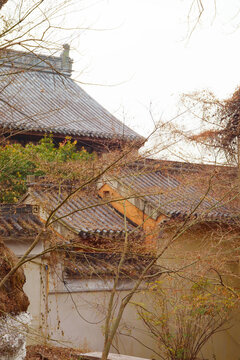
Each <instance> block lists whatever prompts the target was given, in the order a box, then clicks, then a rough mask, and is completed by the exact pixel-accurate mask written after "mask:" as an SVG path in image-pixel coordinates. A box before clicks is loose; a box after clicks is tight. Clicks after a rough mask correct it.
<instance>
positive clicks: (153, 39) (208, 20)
mask: <svg viewBox="0 0 240 360" xmlns="http://www.w3.org/2000/svg"><path fill="white" fill-rule="evenodd" d="M14 1H16V4H17V3H18V1H17V0H11V2H12V3H13V4H14ZM51 1H52V5H51V6H50V5H49V3H51ZM73 1H75V4H74V5H73V7H71V8H69V7H66V10H64V11H65V15H64V18H62V19H61V21H60V23H59V19H58V18H57V19H56V25H57V29H54V28H53V32H52V39H51V40H52V44H54V42H57V43H58V44H63V43H65V42H68V43H70V44H71V53H70V56H71V57H72V58H73V60H74V70H75V72H74V74H73V77H74V78H75V79H77V80H78V81H79V82H80V83H81V82H82V85H81V86H82V87H83V88H84V89H85V90H86V91H87V92H88V93H89V94H90V95H92V96H93V97H94V98H95V99H96V100H97V101H98V102H99V103H100V104H102V105H103V106H105V107H106V108H107V109H108V110H109V111H110V112H112V113H113V114H114V115H115V116H117V117H118V118H119V119H121V120H122V121H124V122H125V123H126V124H127V125H129V126H130V127H132V128H133V129H134V130H135V131H137V132H139V133H140V134H141V135H144V136H147V135H148V134H149V133H150V132H151V130H152V129H153V127H154V124H153V121H152V119H151V117H150V115H149V108H150V104H151V110H152V113H153V118H154V121H158V120H159V119H163V120H165V121H169V120H170V119H171V118H172V117H173V116H174V115H176V113H177V111H178V99H179V96H180V95H181V94H182V93H189V92H193V91H200V90H203V89H209V90H211V91H213V92H214V93H215V94H216V95H217V96H220V97H226V96H229V95H230V94H231V93H232V92H233V91H234V90H235V89H236V87H237V86H238V85H239V83H240V81H239V72H240V70H239V64H240V51H239V48H238V46H239V44H240V3H239V0H202V2H203V5H204V6H205V11H204V13H203V16H202V18H201V21H200V24H198V26H197V27H196V29H195V30H194V31H193V33H192V35H191V37H190V38H189V32H190V31H191V30H192V29H193V27H194V24H195V22H196V14H197V11H196V7H194V6H193V9H192V12H191V13H190V16H188V15H189V10H190V6H191V4H192V3H195V4H196V3H197V0H195V1H194V0H73ZM8 4H9V12H10V13H11V12H12V9H13V6H11V3H10V1H9V3H8ZM43 4H45V2H44V3H43ZM46 4H48V8H49V9H55V7H54V6H55V4H56V2H55V0H49V1H48V2H47V3H46ZM215 4H216V9H215V6H214V5H215ZM46 6H47V5H46ZM61 26H63V27H65V26H68V27H69V28H71V29H70V30H69V31H66V30H63V29H62V28H61ZM76 27H80V28H82V27H89V29H90V30H86V31H80V33H81V35H80V36H79V29H76ZM59 29H60V30H59ZM56 49H57V48H56ZM56 51H58V50H56ZM84 83H91V84H99V85H84ZM179 122H180V124H182V125H185V126H186V127H187V128H188V129H189V128H191V127H194V128H196V127H197V128H198V127H199V123H198V124H196V123H194V124H193V125H192V124H191V122H193V120H192V118H191V116H189V117H181V118H179Z"/></svg>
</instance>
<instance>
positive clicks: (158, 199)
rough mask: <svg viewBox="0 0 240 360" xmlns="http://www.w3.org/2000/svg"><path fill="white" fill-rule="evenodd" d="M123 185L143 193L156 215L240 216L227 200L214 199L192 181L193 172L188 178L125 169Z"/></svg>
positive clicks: (214, 218) (220, 218) (164, 172)
mask: <svg viewBox="0 0 240 360" xmlns="http://www.w3.org/2000/svg"><path fill="white" fill-rule="evenodd" d="M120 181H121V183H122V184H123V186H124V188H125V189H126V188H127V189H129V190H130V189H131V190H134V192H135V193H136V194H138V195H139V194H142V198H144V200H145V201H146V202H147V204H150V206H151V208H152V209H153V211H154V209H155V213H156V214H158V215H159V214H165V215H166V216H169V217H171V218H175V217H180V216H181V217H185V216H188V215H190V214H191V215H192V216H197V217H204V218H205V219H209V220H211V219H212V220H221V221H228V220H229V219H233V218H235V219H236V220H237V219H238V217H239V211H238V210H237V209H233V208H231V207H228V206H226V205H224V201H223V200H222V201H220V200H217V199H214V198H213V197H212V196H210V195H209V194H208V193H207V194H206V190H205V191H204V190H201V189H199V188H198V187H197V184H192V182H191V175H190V176H188V178H187V179H184V178H183V177H177V176H174V175H173V174H172V173H171V172H170V171H160V170H158V171H151V170H149V169H147V168H146V169H144V168H142V170H138V171H134V170H125V171H124V172H123V174H122V176H121V180H120Z"/></svg>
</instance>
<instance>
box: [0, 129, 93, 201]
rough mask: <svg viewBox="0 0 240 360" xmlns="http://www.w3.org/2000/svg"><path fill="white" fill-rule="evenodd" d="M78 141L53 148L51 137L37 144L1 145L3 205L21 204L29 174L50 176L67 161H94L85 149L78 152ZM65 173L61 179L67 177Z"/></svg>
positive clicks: (0, 181)
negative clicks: (20, 200) (52, 170)
mask: <svg viewBox="0 0 240 360" xmlns="http://www.w3.org/2000/svg"><path fill="white" fill-rule="evenodd" d="M76 144H77V141H71V138H70V137H66V139H65V140H64V141H63V142H62V143H60V144H59V146H58V147H56V146H55V145H54V142H53V138H52V136H44V138H42V139H41V140H40V141H39V142H38V143H37V144H32V143H30V144H27V145H26V146H25V147H24V146H22V145H21V144H7V145H5V146H0V202H3V203H11V202H16V201H18V199H19V197H20V196H21V195H23V194H24V193H25V192H26V190H27V184H26V177H27V175H36V176H39V175H47V174H48V171H49V172H51V169H52V168H53V166H54V167H57V166H58V165H60V164H62V163H66V162H70V161H71V162H77V161H88V160H90V159H93V158H94V154H89V153H88V152H87V151H86V150H85V149H84V148H82V150H80V151H78V150H77V148H76ZM67 175H69V174H65V173H64V172H63V173H62V174H61V176H62V177H64V176H67Z"/></svg>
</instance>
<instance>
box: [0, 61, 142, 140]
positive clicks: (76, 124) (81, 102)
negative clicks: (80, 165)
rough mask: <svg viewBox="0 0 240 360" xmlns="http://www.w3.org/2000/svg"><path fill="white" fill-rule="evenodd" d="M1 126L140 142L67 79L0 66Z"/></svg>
mask: <svg viewBox="0 0 240 360" xmlns="http://www.w3.org/2000/svg"><path fill="white" fill-rule="evenodd" d="M0 126H2V127H5V128H11V129H15V130H16V129H17V130H26V131H36V132H42V133H45V132H52V133H54V134H63V135H69V136H74V135H75V136H81V137H87V138H99V139H114V138H116V139H123V140H126V141H127V140H128V141H130V140H138V141H139V140H141V139H142V138H141V137H140V135H138V134H137V133H136V132H134V131H133V130H131V129H130V128H129V127H127V126H126V125H124V124H123V123H122V122H121V121H119V120H118V119H117V118H116V117H114V116H113V115H112V114H110V113H109V112H108V111H107V110H106V109H104V108H103V107H102V106H101V105H100V104H99V103H98V102H97V101H95V100H94V99H93V98H92V97H91V96H89V95H88V94H87V93H86V92H85V91H84V90H83V89H82V88H81V87H80V86H79V85H78V84H77V83H76V82H74V81H73V80H72V79H71V78H70V77H69V76H64V75H60V74H59V73H56V72H55V73H54V71H53V70H52V71H46V70H45V71H41V69H40V70H35V71H34V70H32V71H30V70H26V69H25V70H21V69H19V68H14V67H9V66H5V65H4V66H3V65H2V66H0Z"/></svg>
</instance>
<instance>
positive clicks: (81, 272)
mask: <svg viewBox="0 0 240 360" xmlns="http://www.w3.org/2000/svg"><path fill="white" fill-rule="evenodd" d="M120 257H121V254H110V253H101V254H99V253H78V255H77V256H76V258H75V261H74V260H73V258H72V257H70V261H69V259H68V258H66V259H65V273H66V275H67V276H68V277H77V278H101V276H104V278H106V276H113V275H115V274H116V270H117V266H118V264H119V261H120ZM152 260H153V258H151V257H149V256H143V255H133V254H131V255H128V256H127V257H126V259H125V260H124V262H123V264H122V267H121V271H120V278H129V279H135V278H138V277H139V275H140V274H141V273H142V271H143V270H144V269H145V268H146V266H147V265H148V264H149V263H150V262H151V261H152ZM159 270H160V267H159V266H156V265H155V266H152V267H151V270H149V272H148V273H147V274H148V275H154V274H157V273H158V272H159Z"/></svg>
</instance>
